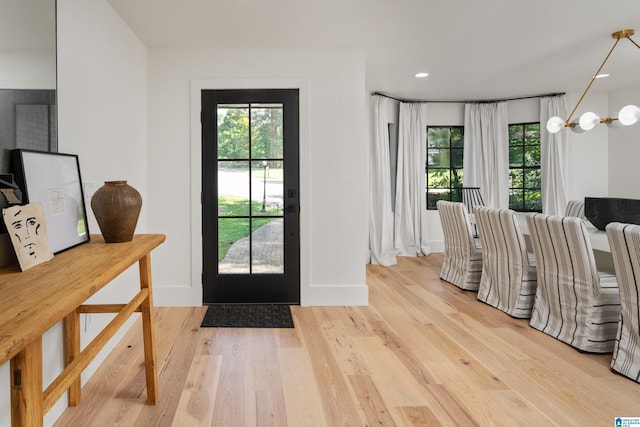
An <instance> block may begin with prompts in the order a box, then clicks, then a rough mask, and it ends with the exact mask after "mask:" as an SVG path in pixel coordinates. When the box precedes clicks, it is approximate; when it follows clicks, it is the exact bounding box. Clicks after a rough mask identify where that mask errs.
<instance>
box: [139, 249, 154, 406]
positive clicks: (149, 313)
mask: <svg viewBox="0 0 640 427" xmlns="http://www.w3.org/2000/svg"><path fill="white" fill-rule="evenodd" d="M139 265H140V289H144V288H146V289H147V290H148V291H149V295H148V297H147V298H146V299H145V300H144V301H143V302H142V307H141V309H142V335H143V339H144V366H145V373H146V379H147V404H148V405H155V404H156V403H157V401H158V388H157V384H158V374H157V371H156V339H155V332H154V327H153V294H152V292H151V257H150V255H149V254H147V255H145V256H144V257H143V258H141V259H140V262H139Z"/></svg>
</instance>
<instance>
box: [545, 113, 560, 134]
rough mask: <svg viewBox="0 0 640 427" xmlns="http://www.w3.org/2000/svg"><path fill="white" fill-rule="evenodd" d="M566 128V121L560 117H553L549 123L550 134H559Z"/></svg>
mask: <svg viewBox="0 0 640 427" xmlns="http://www.w3.org/2000/svg"><path fill="white" fill-rule="evenodd" d="M563 127H564V120H562V119H561V118H560V117H558V116H553V117H551V118H550V119H549V120H548V121H547V130H548V131H549V132H550V133H558V132H560V129H562V128H563Z"/></svg>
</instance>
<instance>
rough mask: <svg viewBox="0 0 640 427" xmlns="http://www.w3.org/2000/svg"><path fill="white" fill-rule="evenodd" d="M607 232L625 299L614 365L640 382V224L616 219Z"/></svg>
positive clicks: (621, 301) (612, 367) (621, 298)
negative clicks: (624, 222) (622, 222)
mask: <svg viewBox="0 0 640 427" xmlns="http://www.w3.org/2000/svg"><path fill="white" fill-rule="evenodd" d="M607 236H608V238H609V246H610V247H611V255H612V256H613V265H614V267H615V269H616V278H617V279H618V286H619V288H620V303H621V307H620V322H619V324H618V336H617V338H616V344H615V348H614V349H613V360H612V361H611V369H613V370H614V371H616V372H619V373H621V374H622V375H624V376H626V377H629V378H631V379H633V380H635V381H636V382H640V325H639V323H640V307H639V304H640V226H638V225H631V224H620V223H618V222H612V223H610V224H608V225H607Z"/></svg>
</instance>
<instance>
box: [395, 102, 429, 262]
mask: <svg viewBox="0 0 640 427" xmlns="http://www.w3.org/2000/svg"><path fill="white" fill-rule="evenodd" d="M426 110H427V105H426V103H423V102H402V103H400V119H399V125H398V167H397V175H396V203H395V216H394V218H395V221H394V226H395V247H396V249H397V250H398V255H406V256H417V255H428V254H429V253H430V252H431V248H430V246H429V241H428V239H427V219H426V217H427V210H426V206H427V202H426V185H425V161H426V150H427V147H426V145H427V143H426V141H427V120H426Z"/></svg>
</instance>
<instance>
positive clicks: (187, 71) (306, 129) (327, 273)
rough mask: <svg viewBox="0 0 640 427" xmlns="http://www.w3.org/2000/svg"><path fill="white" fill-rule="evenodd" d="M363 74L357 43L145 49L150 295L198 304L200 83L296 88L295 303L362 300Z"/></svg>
mask: <svg viewBox="0 0 640 427" xmlns="http://www.w3.org/2000/svg"><path fill="white" fill-rule="evenodd" d="M364 78H365V76H364V55H363V53H362V52H360V51H331V50H328V51H325V50H300V51H286V50H284V51H283V50H203V49H150V51H149V157H148V158H149V200H150V203H149V211H150V212H152V214H151V215H149V229H150V230H153V231H157V232H163V233H165V234H167V236H168V238H167V242H166V243H165V245H163V247H162V248H159V250H158V251H157V252H158V256H157V258H156V259H157V260H158V262H159V265H158V268H157V269H156V270H154V276H155V279H154V289H155V296H156V304H161V305H176V304H183V305H199V304H201V303H202V287H201V281H200V274H201V271H202V238H201V227H202V225H201V206H200V191H201V181H200V180H201V178H200V167H201V166H200V164H201V163H200V162H201V150H200V144H201V140H200V133H199V132H200V125H199V117H200V110H199V106H200V104H199V102H200V101H199V96H200V95H199V92H200V90H201V89H203V88H208V89H224V88H240V89H243V88H273V87H284V88H291V87H293V88H299V89H300V96H301V98H300V99H301V102H300V186H301V187H300V199H301V200H300V203H301V212H300V214H301V217H300V219H301V225H300V228H301V230H300V231H301V236H300V239H301V303H302V304H303V305H364V304H367V301H368V299H367V298H368V295H367V286H366V283H365V280H366V277H365V251H364V250H363V248H364V247H366V239H367V223H366V221H365V220H364V218H366V217H367V216H366V213H367V199H366V195H367V178H366V177H367V165H368V142H367V138H366V122H365V117H366V109H365V101H366V96H365V92H364ZM190 88H191V90H190ZM176 254H185V256H176ZM154 268H155V267H154Z"/></svg>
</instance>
